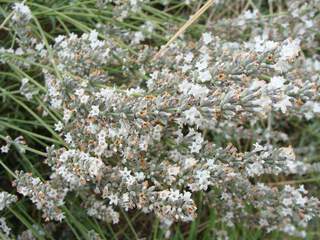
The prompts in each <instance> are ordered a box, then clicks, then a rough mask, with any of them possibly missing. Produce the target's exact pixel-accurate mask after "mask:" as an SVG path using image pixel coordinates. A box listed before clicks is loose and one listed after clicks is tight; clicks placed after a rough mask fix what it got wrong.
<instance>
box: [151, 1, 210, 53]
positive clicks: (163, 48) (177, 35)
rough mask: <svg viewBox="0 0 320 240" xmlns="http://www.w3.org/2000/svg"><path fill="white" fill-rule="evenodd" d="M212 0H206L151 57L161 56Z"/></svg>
mask: <svg viewBox="0 0 320 240" xmlns="http://www.w3.org/2000/svg"><path fill="white" fill-rule="evenodd" d="M213 2H214V0H208V1H207V2H206V4H204V5H203V6H202V7H201V8H200V9H199V10H198V11H197V12H196V13H195V14H194V15H193V16H191V18H190V19H189V20H188V21H187V22H186V23H185V24H184V25H183V26H182V27H181V28H180V29H179V30H178V31H177V32H176V33H175V34H174V35H173V37H172V38H171V39H170V40H169V41H168V42H167V43H166V45H164V46H163V47H161V49H160V51H159V52H158V53H157V54H156V55H155V56H154V58H153V59H156V58H158V57H160V56H162V55H163V54H164V53H165V52H166V51H167V50H168V46H169V45H170V44H171V43H173V42H174V41H175V40H176V39H177V38H178V37H179V36H180V35H181V34H182V33H184V32H185V31H186V29H187V28H188V27H189V26H190V25H191V24H193V23H194V22H195V21H196V20H197V19H198V18H199V17H200V16H201V15H202V14H203V13H204V12H205V11H206V10H207V9H208V8H209V7H210V6H211V5H213Z"/></svg>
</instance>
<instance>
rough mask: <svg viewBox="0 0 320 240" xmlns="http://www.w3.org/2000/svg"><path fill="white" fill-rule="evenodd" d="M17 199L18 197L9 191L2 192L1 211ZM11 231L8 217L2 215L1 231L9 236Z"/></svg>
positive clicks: (0, 199) (0, 198) (0, 195)
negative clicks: (7, 220)
mask: <svg viewBox="0 0 320 240" xmlns="http://www.w3.org/2000/svg"><path fill="white" fill-rule="evenodd" d="M16 201H17V197H16V196H15V195H12V194H10V193H7V192H0V211H2V210H3V209H5V208H6V207H8V206H9V205H10V204H12V203H14V202H16ZM10 232H11V228H10V227H8V225H7V223H6V219H5V218H4V217H0V233H2V234H4V235H5V236H7V237H9V235H10Z"/></svg>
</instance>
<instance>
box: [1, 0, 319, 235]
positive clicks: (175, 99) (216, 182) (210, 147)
mask: <svg viewBox="0 0 320 240" xmlns="http://www.w3.org/2000/svg"><path fill="white" fill-rule="evenodd" d="M103 2H104V4H106V5H108V6H109V5H110V4H111V5H112V4H113V5H115V7H114V10H115V14H116V15H117V14H118V16H119V17H121V18H125V17H127V16H128V14H129V12H135V11H138V10H139V9H140V6H141V4H142V2H143V1H140V0H132V1H118V0H115V1H103ZM124 2H125V4H124ZM188 2H189V1H188ZM302 2H303V1H301V0H300V1H298V0H292V1H288V3H289V4H288V5H289V10H290V9H291V10H292V8H293V6H297V9H296V10H295V11H291V12H290V11H289V12H288V15H287V16H286V17H285V18H284V19H283V18H282V17H275V19H278V20H279V18H281V19H280V20H281V21H280V20H279V21H280V23H281V24H279V23H277V24H275V26H274V28H268V27H266V28H263V27H261V26H265V25H264V24H261V23H265V18H263V17H262V16H261V14H260V13H259V12H258V10H255V11H251V10H247V11H245V12H244V13H243V14H242V15H241V16H237V17H236V18H235V19H230V20H221V21H220V22H218V23H217V25H216V26H213V29H214V31H212V32H211V31H208V32H205V33H203V34H202V37H201V39H200V40H199V41H197V42H194V41H192V40H190V41H188V40H184V39H182V40H181V39H180V40H177V41H176V42H175V43H174V44H171V46H170V47H169V50H168V51H167V52H166V54H165V55H164V56H161V58H159V59H155V60H154V58H153V56H154V55H155V54H156V52H157V50H158V49H157V48H155V47H152V46H145V45H143V44H140V43H141V42H143V41H144V40H145V38H146V37H148V38H149V37H150V38H152V32H153V31H154V26H153V25H152V24H151V23H148V22H147V23H145V24H144V25H143V27H142V28H141V29H142V30H141V32H140V31H139V32H134V33H132V32H129V33H125V34H119V35H117V36H121V37H128V36H130V37H132V39H130V40H129V41H128V39H126V41H128V42H129V43H130V46H131V47H132V48H134V49H135V50H137V51H136V52H138V53H131V52H129V51H127V50H126V49H122V48H121V47H119V46H118V45H116V44H115V43H114V41H113V39H112V38H111V37H110V38H109V36H108V37H105V36H104V35H103V34H101V33H100V34H99V33H98V31H97V30H91V31H90V32H89V33H84V34H82V35H79V36H78V35H76V34H74V33H71V34H69V35H67V36H62V35H60V36H57V37H56V38H55V40H54V43H53V44H52V46H51V48H52V49H51V51H52V53H51V54H52V58H50V57H48V55H47V54H44V53H46V51H47V50H46V49H45V47H44V45H41V42H37V41H34V43H32V44H31V45H30V46H29V48H30V49H32V51H28V50H27V49H25V48H24V47H25V45H24V43H25V41H22V45H21V46H20V47H21V51H22V52H23V53H24V54H27V53H29V54H32V55H33V56H32V57H33V58H34V61H39V62H41V63H52V61H54V64H55V66H57V69H55V71H53V70H50V69H42V73H43V76H44V79H45V84H46V87H47V93H46V95H45V96H44V97H43V98H44V100H45V101H46V103H47V104H48V106H49V108H51V109H53V110H55V111H57V112H59V113H61V115H62V119H61V120H60V121H58V122H56V123H55V126H54V127H55V130H56V131H57V132H58V134H60V135H61V137H62V138H63V139H64V140H65V143H66V145H65V146H64V147H59V146H52V147H51V148H48V151H47V152H48V157H47V159H46V161H45V162H46V164H48V165H49V166H50V168H51V175H50V180H48V181H42V180H40V179H39V178H34V177H32V176H31V175H30V174H28V173H23V172H17V179H16V180H15V186H16V187H17V191H18V192H19V193H20V194H22V195H24V196H27V197H29V198H30V199H31V201H32V202H33V203H34V204H35V205H36V208H37V209H40V210H42V212H43V217H44V218H45V219H46V220H57V221H61V220H62V219H63V218H64V215H63V210H62V205H63V203H64V198H65V196H66V194H67V193H71V192H74V193H77V192H81V193H82V195H83V197H82V201H83V203H84V204H83V205H84V207H85V208H86V211H87V214H88V215H89V216H93V217H96V218H97V219H99V220H102V221H107V222H112V223H114V224H116V223H118V222H119V218H120V214H119V212H118V211H119V209H120V208H121V209H124V210H125V211H129V210H133V209H138V210H141V211H142V212H144V213H153V214H155V215H156V216H157V217H158V218H159V219H160V220H161V222H162V223H163V224H164V225H166V226H169V225H171V224H172V223H174V222H177V221H183V222H189V221H192V220H193V219H194V218H195V217H196V215H197V214H196V209H197V206H196V202H195V201H194V200H193V196H194V195H195V194H196V192H204V193H206V194H205V197H204V198H205V199H206V202H207V203H208V204H209V206H210V207H214V208H216V209H218V211H217V214H218V216H219V217H220V218H221V219H222V221H223V222H225V223H227V225H228V226H233V225H235V224H237V223H238V222H240V221H242V219H243V218H244V217H246V218H247V219H248V221H247V225H248V226H250V225H253V226H258V227H262V228H263V229H265V230H266V231H274V230H278V231H283V232H285V233H288V234H291V235H295V236H303V235H304V230H303V228H305V227H306V226H307V223H308V221H309V220H311V219H312V218H313V217H315V216H316V215H317V214H319V213H320V205H319V200H318V199H316V198H314V197H310V196H308V195H307V191H306V190H304V188H303V187H300V188H298V189H295V188H293V187H290V186H285V187H284V188H283V187H276V186H270V185H269V183H267V182H265V181H266V180H265V178H263V177H264V176H273V177H275V178H276V177H277V176H281V177H286V176H288V175H290V176H295V175H297V174H304V173H308V171H309V170H310V166H311V165H310V164H307V163H305V162H304V161H303V159H302V158H296V155H295V146H291V145H289V144H290V141H289V140H288V139H289V136H288V132H286V131H285V130H283V131H282V130H281V125H280V123H281V122H284V121H286V119H288V118H295V119H297V121H301V122H303V121H311V120H313V119H316V118H318V117H319V116H320V95H319V88H320V63H319V61H318V60H316V55H313V58H308V57H307V56H305V57H301V55H302V54H303V51H307V52H308V51H309V52H314V47H315V46H316V45H317V44H318V45H317V46H318V47H319V43H318V42H317V40H316V38H315V37H314V38H312V40H311V41H310V42H309V43H310V44H306V41H307V40H306V39H304V38H303V37H302V36H305V34H306V33H307V32H308V31H309V30H306V32H297V31H298V30H297V29H296V28H297V27H299V28H304V27H301V26H300V24H301V21H302V22H303V24H305V25H307V26H308V27H307V29H310V30H311V29H313V30H314V27H313V26H315V25H317V24H319V19H318V16H316V15H315V14H313V12H314V10H313V9H311V7H310V9H309V8H307V6H306V5H305V4H303V3H302ZM311 2H312V4H314V5H316V4H317V3H319V1H317V0H314V1H311ZM298 3H299V4H298ZM18 6H19V7H17V5H15V11H17V12H19V13H20V12H24V13H25V15H28V14H26V13H27V12H28V11H27V10H26V9H24V8H22V7H21V6H20V5H18ZM312 6H313V5H312ZM317 6H320V4H319V5H317ZM21 8H22V10H21ZM17 9H20V10H19V11H18V10H17ZM23 9H24V10H23ZM117 11H119V12H118V13H117ZM305 12H308V13H307V14H305ZM20 15H21V16H24V15H22V13H21V14H20ZM20 15H19V16H20ZM29 15H30V14H29ZM318 15H319V14H318ZM17 18H18V17H16V19H17ZM20 18H21V17H20ZM26 20H30V19H26ZM300 20H301V21H300ZM14 21H15V20H14ZM285 21H287V23H288V24H289V25H290V26H291V25H293V26H292V27H293V28H294V29H295V31H294V32H293V34H290V32H289V31H285V32H281V31H280V29H281V27H282V28H283V27H284V25H283V24H284V23H283V22H285ZM271 22H272V23H273V20H272V21H271ZM228 24H229V25H230V26H231V27H230V29H231V30H232V27H234V26H235V25H236V27H239V29H238V30H235V31H234V33H235V35H230V36H228V37H225V32H223V31H226V30H228V28H225V26H226V25H228ZM250 24H251V25H250ZM259 24H260V25H259ZM268 24H269V23H268ZM213 25H214V24H213ZM249 26H251V27H252V28H254V27H257V28H256V29H251V32H250V36H249V38H248V39H247V41H243V40H242V39H241V38H237V34H238V33H239V31H243V30H246V29H247V28H249ZM259 26H260V27H259ZM223 27H224V28H223ZM273 31H275V33H274V34H271V33H273ZM280 33H281V34H280ZM21 36H22V35H21ZM312 36H314V35H312ZM101 38H103V39H105V40H101ZM8 52H10V54H16V53H15V50H12V49H11V50H2V51H1V53H2V54H3V53H8ZM132 59H134V60H132ZM152 59H153V60H152ZM7 61H10V58H8V59H5V60H4V62H7ZM20 66H24V65H23V64H21V65H20ZM112 68H114V69H121V70H120V71H115V73H114V72H112V71H110V69H112ZM137 69H138V70H137ZM27 82H28V81H27V80H26V79H23V80H22V86H21V91H22V93H23V94H24V95H25V96H26V97H27V98H28V99H31V98H32V95H33V94H37V93H35V92H32V90H31V89H29V88H28V87H27ZM123 83H124V84H123ZM124 85H126V86H128V87H127V88H126V87H123V86H124ZM129 86H130V87H129ZM270 119H272V120H273V121H271V120H270ZM264 126H266V127H264ZM273 127H274V129H273ZM244 141H245V142H248V146H247V147H246V148H241V146H239V145H241V143H242V142H244ZM231 142H232V143H233V144H232V143H231ZM238 143H239V144H238ZM236 144H238V145H237V147H236ZM1 151H2V152H7V151H8V146H7V145H6V146H3V147H2V148H1ZM271 184H272V183H271ZM248 205H250V206H252V208H253V209H254V211H255V214H252V211H251V210H250V209H248V208H247V207H246V206H248Z"/></svg>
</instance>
